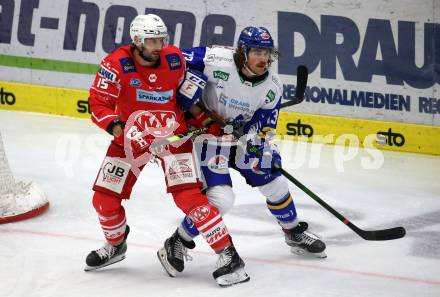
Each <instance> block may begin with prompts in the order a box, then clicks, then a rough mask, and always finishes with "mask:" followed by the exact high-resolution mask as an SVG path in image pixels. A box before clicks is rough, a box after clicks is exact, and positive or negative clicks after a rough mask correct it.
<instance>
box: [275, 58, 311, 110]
mask: <svg viewBox="0 0 440 297" xmlns="http://www.w3.org/2000/svg"><path fill="white" fill-rule="evenodd" d="M308 76H309V70H308V69H307V67H306V66H304V65H300V66H298V69H297V70H296V89H295V98H294V99H291V100H289V101H287V102H284V103H281V105H280V108H285V107H288V106H292V105H295V104H299V103H301V102H302V101H303V100H304V92H305V91H306V87H307V78H308Z"/></svg>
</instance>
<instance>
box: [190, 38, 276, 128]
mask: <svg viewBox="0 0 440 297" xmlns="http://www.w3.org/2000/svg"><path fill="white" fill-rule="evenodd" d="M234 51H235V49H233V48H228V47H220V46H215V47H211V48H210V47H195V48H191V49H184V50H182V53H183V56H184V57H185V60H186V62H187V67H189V68H192V69H196V70H199V71H202V72H203V73H204V74H205V75H207V76H208V83H207V85H206V87H205V89H204V92H203V97H202V101H203V103H204V104H205V106H206V107H207V108H209V109H210V110H212V111H215V112H216V113H217V114H218V115H220V116H221V117H222V118H223V119H224V120H225V121H226V122H228V123H235V124H239V125H238V126H239V132H240V133H243V134H254V133H259V132H261V131H266V130H268V129H275V128H276V124H277V120H278V113H279V106H280V102H281V96H282V94H283V88H282V84H281V80H280V78H279V77H278V75H277V74H276V73H274V72H272V70H269V73H268V75H267V77H266V78H265V79H264V80H262V81H259V82H257V83H251V82H249V81H246V80H244V79H243V78H242V77H241V76H240V75H239V72H238V69H237V67H236V66H235V63H234V59H233V54H234ZM236 126H237V125H236Z"/></svg>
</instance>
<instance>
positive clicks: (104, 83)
mask: <svg viewBox="0 0 440 297" xmlns="http://www.w3.org/2000/svg"><path fill="white" fill-rule="evenodd" d="M96 86H97V87H98V88H100V89H103V90H107V89H108V82H107V80H106V79H105V78H103V77H100V78H98V81H97V82H96Z"/></svg>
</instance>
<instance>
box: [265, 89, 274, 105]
mask: <svg viewBox="0 0 440 297" xmlns="http://www.w3.org/2000/svg"><path fill="white" fill-rule="evenodd" d="M274 100H275V92H274V91H272V90H269V92H267V94H266V101H265V102H266V104H267V103H270V102H272V101H274Z"/></svg>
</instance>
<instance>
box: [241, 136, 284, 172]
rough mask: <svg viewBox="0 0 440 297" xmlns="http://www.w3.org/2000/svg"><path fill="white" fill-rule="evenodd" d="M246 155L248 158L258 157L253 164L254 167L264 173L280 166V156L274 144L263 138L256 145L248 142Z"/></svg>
mask: <svg viewBox="0 0 440 297" xmlns="http://www.w3.org/2000/svg"><path fill="white" fill-rule="evenodd" d="M247 155H248V157H249V158H256V159H258V163H257V164H255V165H254V166H255V169H257V170H260V171H261V172H263V173H265V174H270V173H272V172H274V171H276V170H277V167H278V168H281V156H280V154H279V152H278V150H277V148H276V146H275V145H270V144H269V143H268V142H267V141H265V140H264V139H261V144H258V145H255V144H252V142H248V145H247ZM275 164H276V165H275ZM274 166H275V167H274Z"/></svg>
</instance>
